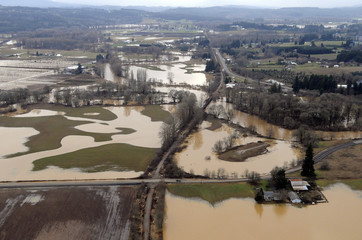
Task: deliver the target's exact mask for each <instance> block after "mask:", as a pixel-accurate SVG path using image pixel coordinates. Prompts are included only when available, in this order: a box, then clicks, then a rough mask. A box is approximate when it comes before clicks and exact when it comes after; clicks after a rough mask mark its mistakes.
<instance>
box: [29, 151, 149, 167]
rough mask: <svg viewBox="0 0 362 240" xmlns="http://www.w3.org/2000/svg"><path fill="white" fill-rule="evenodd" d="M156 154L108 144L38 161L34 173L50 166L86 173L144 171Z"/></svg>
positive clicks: (35, 163) (35, 162)
mask: <svg viewBox="0 0 362 240" xmlns="http://www.w3.org/2000/svg"><path fill="white" fill-rule="evenodd" d="M155 152H156V149H152V148H143V147H136V146H132V145H129V144H108V145H104V146H100V147H94V148H87V149H82V150H78V151H75V152H71V153H66V154H62V155H58V156H52V157H47V158H42V159H39V160H36V161H34V162H33V164H34V167H33V171H39V170H43V169H45V168H47V167H49V166H56V167H60V168H63V169H69V168H80V169H81V170H82V171H84V172H101V171H109V170H114V171H122V170H134V171H144V170H145V169H146V168H147V166H148V164H149V163H150V162H151V160H152V158H153V157H154V155H155Z"/></svg>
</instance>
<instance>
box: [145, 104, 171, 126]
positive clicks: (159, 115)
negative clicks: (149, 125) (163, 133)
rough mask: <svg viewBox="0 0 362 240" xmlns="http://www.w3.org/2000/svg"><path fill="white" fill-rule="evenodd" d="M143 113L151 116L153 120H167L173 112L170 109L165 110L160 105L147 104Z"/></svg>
mask: <svg viewBox="0 0 362 240" xmlns="http://www.w3.org/2000/svg"><path fill="white" fill-rule="evenodd" d="M141 113H142V114H143V115H145V116H147V117H150V118H151V121H152V122H160V121H165V120H166V119H167V118H169V117H170V116H171V114H170V113H169V112H168V111H165V110H163V109H162V107H161V106H160V105H147V106H145V109H144V110H143V111H142V112H141Z"/></svg>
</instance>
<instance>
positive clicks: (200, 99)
mask: <svg viewBox="0 0 362 240" xmlns="http://www.w3.org/2000/svg"><path fill="white" fill-rule="evenodd" d="M154 89H155V90H156V91H160V92H162V93H167V94H168V93H169V92H170V91H171V90H177V91H181V90H183V91H189V92H190V93H193V94H195V96H196V99H197V101H198V102H199V103H200V102H203V101H205V100H206V99H207V93H206V92H204V91H202V90H197V89H189V88H184V87H177V88H176V87H155V88H154ZM164 100H165V101H166V102H168V103H171V102H173V100H172V98H170V97H168V96H167V97H166V98H165V99H164Z"/></svg>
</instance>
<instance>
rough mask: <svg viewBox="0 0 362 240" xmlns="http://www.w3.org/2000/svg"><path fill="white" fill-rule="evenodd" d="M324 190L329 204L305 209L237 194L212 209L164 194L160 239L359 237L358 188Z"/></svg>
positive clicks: (361, 199) (361, 203)
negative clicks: (241, 197)
mask: <svg viewBox="0 0 362 240" xmlns="http://www.w3.org/2000/svg"><path fill="white" fill-rule="evenodd" d="M324 194H325V195H326V197H327V199H328V200H329V203H322V204H317V205H311V206H307V207H303V208H297V207H294V206H290V205H273V204H266V205H262V206H258V204H255V201H254V200H253V199H235V198H233V199H229V200H226V201H224V202H222V203H221V204H218V205H217V206H215V207H213V206H211V205H210V204H208V203H207V202H205V201H201V200H192V199H185V198H181V197H176V196H174V195H172V194H170V193H168V192H167V194H166V204H167V209H166V218H165V224H164V239H165V240H184V239H189V240H200V239H208V240H214V239H215V240H220V239H289V238H293V239H295V240H305V239H308V240H320V239H329V240H341V239H348V240H359V239H361V236H362V228H361V222H362V215H361V214H360V213H361V211H362V197H361V195H360V194H361V191H352V190H351V189H350V188H348V187H347V186H345V185H343V184H337V185H334V186H333V187H331V188H329V189H328V190H326V191H324Z"/></svg>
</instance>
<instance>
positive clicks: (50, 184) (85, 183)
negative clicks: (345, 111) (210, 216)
mask: <svg viewBox="0 0 362 240" xmlns="http://www.w3.org/2000/svg"><path fill="white" fill-rule="evenodd" d="M358 144H362V139H359V140H354V141H350V142H347V143H344V144H340V145H337V146H334V147H331V148H328V149H326V150H324V151H323V152H320V153H318V154H317V155H315V156H314V161H315V162H316V163H317V162H320V161H322V160H323V159H325V158H326V157H327V156H329V155H330V154H332V153H334V152H336V151H338V150H341V149H344V148H347V147H351V146H354V145H358ZM300 169H301V168H300V167H299V168H294V169H291V170H288V171H287V173H291V172H295V171H299V170H300ZM268 177H269V176H268V175H265V176H263V177H262V179H267V178H268ZM161 181H164V182H165V183H175V184H191V183H200V184H202V183H237V182H246V181H248V179H247V178H238V179H171V178H165V179H163V178H151V179H122V180H117V179H114V180H77V181H37V182H2V183H0V189H2V188H54V187H92V186H94V187H97V186H100V187H101V186H127V185H140V184H141V183H149V184H156V183H159V182H161Z"/></svg>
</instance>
